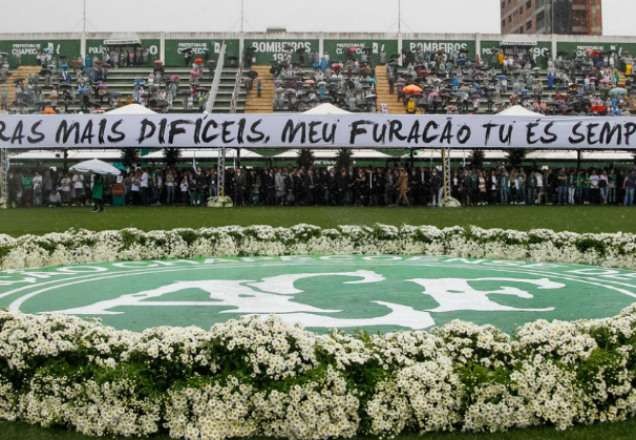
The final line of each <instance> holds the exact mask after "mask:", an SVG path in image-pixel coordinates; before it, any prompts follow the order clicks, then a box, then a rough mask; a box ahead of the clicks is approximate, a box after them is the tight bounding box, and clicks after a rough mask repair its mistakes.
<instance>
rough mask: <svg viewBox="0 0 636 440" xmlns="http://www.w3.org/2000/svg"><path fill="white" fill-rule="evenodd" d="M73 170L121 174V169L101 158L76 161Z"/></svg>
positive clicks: (111, 174)
mask: <svg viewBox="0 0 636 440" xmlns="http://www.w3.org/2000/svg"><path fill="white" fill-rule="evenodd" d="M70 169H71V171H77V172H78V173H95V174H101V175H103V176H104V175H110V176H119V175H120V174H121V171H119V170H118V169H117V168H115V167H114V166H112V165H111V164H109V163H106V162H104V161H102V160H99V159H91V160H85V161H83V162H79V163H76V164H75V165H73V166H72V167H71V168H70Z"/></svg>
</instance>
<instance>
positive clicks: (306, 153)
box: [297, 148, 315, 169]
mask: <svg viewBox="0 0 636 440" xmlns="http://www.w3.org/2000/svg"><path fill="white" fill-rule="evenodd" d="M297 160H298V167H299V168H306V169H309V168H311V167H313V166H314V160H315V157H314V153H313V152H312V151H311V150H310V149H309V148H303V149H301V150H300V152H299V153H298V159H297Z"/></svg>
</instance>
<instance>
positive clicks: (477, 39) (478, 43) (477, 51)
mask: <svg viewBox="0 0 636 440" xmlns="http://www.w3.org/2000/svg"><path fill="white" fill-rule="evenodd" d="M477 58H479V61H480V62H481V34H475V60H476V59H477Z"/></svg>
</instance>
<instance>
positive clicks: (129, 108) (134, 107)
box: [106, 104, 157, 115]
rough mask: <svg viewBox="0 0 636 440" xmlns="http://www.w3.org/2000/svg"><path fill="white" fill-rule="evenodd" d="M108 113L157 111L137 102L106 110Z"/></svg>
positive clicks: (145, 113)
mask: <svg viewBox="0 0 636 440" xmlns="http://www.w3.org/2000/svg"><path fill="white" fill-rule="evenodd" d="M106 114H109V115H155V114H157V112H154V111H152V110H150V109H149V108H148V107H144V106H143V105H139V104H128V105H125V106H123V107H119V108H116V109H114V110H110V111H108V112H106Z"/></svg>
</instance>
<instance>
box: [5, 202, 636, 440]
mask: <svg viewBox="0 0 636 440" xmlns="http://www.w3.org/2000/svg"><path fill="white" fill-rule="evenodd" d="M297 223H311V224H315V225H318V226H323V227H333V226H336V225H339V224H373V223H386V224H393V225H400V224H415V225H419V224H430V225H436V226H439V227H444V226H454V225H477V226H482V227H499V228H512V229H520V230H528V229H532V228H550V229H554V230H559V231H561V230H570V231H575V232H619V231H623V232H634V233H636V209H630V208H622V207H592V206H589V207H588V206H584V207H485V208H459V209H429V208H339V207H338V208H336V207H321V208H234V209H203V208H196V209H195V208H163V207H157V208H119V209H107V210H106V212H104V213H102V214H94V213H91V212H89V210H88V208H64V209H47V208H42V209H9V210H2V211H0V232H2V233H7V234H11V235H14V236H17V235H21V234H26V233H32V234H44V233H47V232H53V231H65V230H67V229H69V228H71V227H75V228H87V229H91V230H104V229H119V228H124V227H137V228H140V229H144V230H152V229H170V228H175V227H192V228H198V227H204V226H222V225H253V224H268V225H273V226H291V225H294V224H297ZM89 438H91V437H86V436H83V435H81V434H77V433H72V432H67V431H65V430H61V429H54V430H51V429H41V428H38V427H33V426H29V425H25V424H22V423H2V422H0V440H14V439H20V440H88V439H89ZM597 438H604V439H605V440H633V439H635V438H636V420H632V421H628V422H624V423H616V424H604V425H596V426H590V427H578V428H575V429H571V430H568V431H565V432H557V431H554V430H553V429H550V428H541V429H528V430H519V431H513V432H509V433H501V434H478V435H476V434H457V433H456V434H427V435H426V436H403V437H401V438H400V439H401V440H416V439H422V440H424V439H425V440H544V439H545V440H593V439H594V440H595V439H597ZM154 439H155V440H167V439H168V438H167V436H160V437H154Z"/></svg>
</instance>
